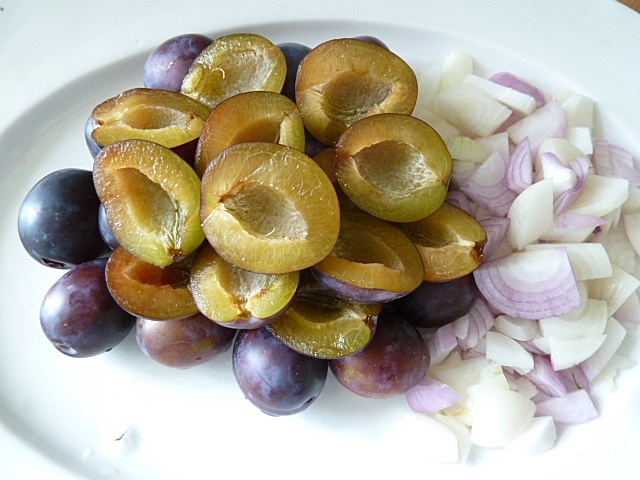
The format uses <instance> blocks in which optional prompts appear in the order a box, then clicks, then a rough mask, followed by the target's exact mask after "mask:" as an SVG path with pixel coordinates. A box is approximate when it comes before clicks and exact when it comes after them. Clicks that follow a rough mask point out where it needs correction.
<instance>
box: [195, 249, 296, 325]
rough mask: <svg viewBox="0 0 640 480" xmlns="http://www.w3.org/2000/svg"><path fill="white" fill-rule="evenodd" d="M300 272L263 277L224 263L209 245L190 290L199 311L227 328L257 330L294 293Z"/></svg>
mask: <svg viewBox="0 0 640 480" xmlns="http://www.w3.org/2000/svg"><path fill="white" fill-rule="evenodd" d="M299 277H300V275H299V272H298V271H294V272H290V273H283V274H277V275H275V274H270V275H267V274H263V273H255V272H250V271H249V270H243V269H241V268H238V267H236V266H235V265H233V264H231V263H229V262H227V261H226V260H225V259H223V258H222V257H221V256H220V255H218V253H217V252H216V251H215V250H214V249H213V248H212V247H211V246H209V245H207V244H205V245H203V246H202V249H201V250H200V252H199V253H198V255H197V257H196V259H195V262H194V264H193V267H192V269H191V280H190V288H191V292H192V293H193V297H194V299H195V301H196V304H197V305H198V308H199V310H200V311H201V312H202V313H203V314H204V315H206V316H207V317H208V318H210V319H211V320H213V321H214V322H216V323H219V324H220V325H224V326H226V327H230V328H242V329H245V328H259V327H262V326H264V325H266V324H267V323H269V322H271V321H273V320H275V319H276V318H277V317H278V316H279V315H281V314H282V313H283V312H284V311H285V310H286V308H287V306H288V305H289V302H290V301H291V298H293V295H294V294H295V293H296V289H297V287H298V280H299Z"/></svg>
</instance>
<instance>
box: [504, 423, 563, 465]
mask: <svg viewBox="0 0 640 480" xmlns="http://www.w3.org/2000/svg"><path fill="white" fill-rule="evenodd" d="M556 439H557V433H556V423H555V422H554V421H553V417H550V416H548V417H547V416H543V417H534V418H532V419H531V422H529V425H528V426H527V428H526V429H525V430H524V432H522V433H521V434H520V435H519V436H517V437H516V438H515V439H513V440H511V441H510V442H508V443H507V444H506V445H505V446H504V447H505V449H506V450H508V451H509V452H512V453H517V454H519V455H523V456H530V455H538V454H540V453H543V452H546V451H547V450H549V449H551V448H552V447H553V446H554V445H555V443H556Z"/></svg>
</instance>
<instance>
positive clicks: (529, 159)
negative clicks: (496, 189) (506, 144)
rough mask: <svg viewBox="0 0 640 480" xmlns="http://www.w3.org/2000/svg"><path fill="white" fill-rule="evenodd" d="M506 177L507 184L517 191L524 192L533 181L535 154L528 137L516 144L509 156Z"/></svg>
mask: <svg viewBox="0 0 640 480" xmlns="http://www.w3.org/2000/svg"><path fill="white" fill-rule="evenodd" d="M506 178H507V186H508V187H509V188H510V189H511V190H513V191H514V192H516V193H522V192H523V191H524V190H525V189H526V188H528V187H530V186H531V184H532V183H533V156H532V155H531V146H530V145H529V139H528V138H526V137H525V139H524V140H522V142H520V143H519V144H518V145H516V147H515V148H514V149H513V153H512V154H511V155H510V156H509V160H508V161H507V174H506Z"/></svg>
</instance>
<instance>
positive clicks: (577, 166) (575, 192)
mask: <svg viewBox="0 0 640 480" xmlns="http://www.w3.org/2000/svg"><path fill="white" fill-rule="evenodd" d="M569 168H570V169H571V170H572V171H573V173H574V174H575V178H576V181H575V184H574V185H573V186H572V187H569V188H567V189H565V190H563V191H561V192H559V193H558V194H557V195H554V199H553V212H554V213H556V214H557V213H562V212H564V211H565V210H567V209H568V208H570V207H571V206H572V205H573V203H574V202H575V201H576V199H577V198H578V197H579V196H580V193H581V192H582V189H583V188H584V186H585V183H586V182H587V178H588V175H589V160H587V159H586V157H578V158H576V159H574V160H572V161H571V162H570V163H569Z"/></svg>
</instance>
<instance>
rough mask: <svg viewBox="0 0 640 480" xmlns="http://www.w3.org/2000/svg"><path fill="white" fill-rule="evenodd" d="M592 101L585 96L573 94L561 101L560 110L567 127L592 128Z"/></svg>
mask: <svg viewBox="0 0 640 480" xmlns="http://www.w3.org/2000/svg"><path fill="white" fill-rule="evenodd" d="M593 107H594V106H593V100H592V99H591V98H589V97H587V96H585V95H581V94H579V93H573V94H571V95H569V96H568V97H567V98H565V99H564V100H563V101H562V108H563V110H564V112H565V115H566V117H567V126H569V127H587V128H592V127H593V110H594V108H593Z"/></svg>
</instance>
